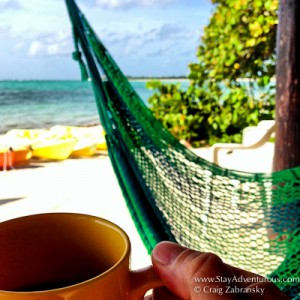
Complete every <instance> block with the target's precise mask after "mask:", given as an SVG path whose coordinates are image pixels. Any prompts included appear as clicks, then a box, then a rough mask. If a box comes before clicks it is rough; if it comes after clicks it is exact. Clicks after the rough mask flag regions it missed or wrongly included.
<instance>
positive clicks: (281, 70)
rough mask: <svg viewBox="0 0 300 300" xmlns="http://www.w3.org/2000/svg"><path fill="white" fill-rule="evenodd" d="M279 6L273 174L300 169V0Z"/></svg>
mask: <svg viewBox="0 0 300 300" xmlns="http://www.w3.org/2000/svg"><path fill="white" fill-rule="evenodd" d="M279 5H280V6H279V26H278V32H277V66H276V125H277V128H276V142H275V156H274V167H273V169H274V171H279V170H283V169H287V168H292V167H296V166H299V165H300V0H281V1H280V4H279Z"/></svg>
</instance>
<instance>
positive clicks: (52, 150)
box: [32, 139, 77, 160]
mask: <svg viewBox="0 0 300 300" xmlns="http://www.w3.org/2000/svg"><path fill="white" fill-rule="evenodd" d="M76 143H77V140H76V139H56V140H55V139H49V140H41V141H39V142H35V143H34V144H32V150H33V154H32V155H33V156H34V157H38V158H43V159H53V160H64V159H67V158H68V157H69V156H70V155H71V153H72V151H73V149H74V146H75V145H76Z"/></svg>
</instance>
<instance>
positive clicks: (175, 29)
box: [0, 0, 212, 80]
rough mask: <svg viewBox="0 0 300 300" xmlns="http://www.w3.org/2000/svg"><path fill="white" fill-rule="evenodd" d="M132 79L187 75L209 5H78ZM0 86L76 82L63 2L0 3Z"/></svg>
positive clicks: (160, 1) (131, 0)
mask: <svg viewBox="0 0 300 300" xmlns="http://www.w3.org/2000/svg"><path fill="white" fill-rule="evenodd" d="M77 3H78V5H79V7H80V8H81V10H82V11H83V13H84V14H85V16H86V17H87V18H88V20H89V22H90V24H91V25H92V27H93V28H94V30H95V31H96V32H97V34H98V36H99V38H100V39H101V40H102V41H103V43H104V44H105V46H106V47H107V48H108V50H109V51H110V53H111V54H112V56H113V57H114V58H115V60H116V62H117V63H118V65H119V66H120V67H121V68H122V70H123V72H124V73H125V74H126V75H131V76H179V75H187V74H188V67H187V65H188V64H189V63H190V62H196V61H197V59H196V50H197V47H198V45H199V44H200V36H201V34H202V31H203V27H204V26H205V25H207V24H208V21H209V18H210V16H211V13H212V4H211V3H210V0H77ZM0 20H1V22H0V60H1V68H0V80H9V79H18V80H30V79H40V80H43V79H79V67H78V65H77V63H76V62H74V61H72V59H71V53H72V51H73V43H72V33H71V26H70V22H69V17H68V14H67V10H66V7H65V1H64V0H42V1H41V0H0Z"/></svg>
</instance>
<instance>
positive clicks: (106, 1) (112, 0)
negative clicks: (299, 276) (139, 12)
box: [96, 0, 174, 9]
mask: <svg viewBox="0 0 300 300" xmlns="http://www.w3.org/2000/svg"><path fill="white" fill-rule="evenodd" d="M173 1H174V0H96V5H98V6H100V7H102V8H109V9H128V8H134V7H150V6H164V5H166V4H169V3H172V2H173Z"/></svg>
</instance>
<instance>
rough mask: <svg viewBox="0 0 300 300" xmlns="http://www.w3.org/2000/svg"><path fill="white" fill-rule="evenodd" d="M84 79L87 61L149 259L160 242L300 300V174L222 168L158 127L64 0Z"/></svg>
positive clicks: (73, 7) (71, 4) (112, 154)
mask: <svg viewBox="0 0 300 300" xmlns="http://www.w3.org/2000/svg"><path fill="white" fill-rule="evenodd" d="M66 3H67V6H68V9H69V14H70V19H71V22H72V25H73V32H74V40H75V44H76V52H75V55H74V57H75V58H76V59H77V60H79V62H80V65H81V69H82V71H83V73H85V70H84V64H83V60H82V58H81V56H80V52H79V46H80V48H81V51H82V52H83V54H84V56H85V61H86V64H87V66H88V74H89V76H90V78H91V81H92V85H93V89H94V93H95V98H96V103H97V107H98V111H99V115H100V121H101V124H102V125H103V127H104V129H105V131H106V139H107V145H108V152H109V156H110V159H111V162H112V165H113V167H114V171H115V173H116V176H117V178H118V180H119V184H120V186H121V189H122V191H123V195H124V198H125V200H126V202H127V205H128V208H129V210H130V213H131V216H132V218H133V220H134V222H135V224H136V227H137V229H138V231H139V233H140V236H141V238H142V240H143V241H144V244H145V246H146V247H147V249H148V251H149V252H150V251H151V250H152V249H153V247H154V246H155V245H156V244H157V243H158V242H159V241H161V240H170V241H176V242H178V243H180V244H182V245H185V246H187V247H190V248H194V249H197V250H201V251H210V252H214V253H216V254H218V255H219V256H220V257H221V258H222V259H223V260H224V261H225V262H227V263H229V264H232V265H234V266H237V267H240V268H244V269H247V270H249V271H252V272H255V273H259V274H261V275H264V276H267V277H268V278H272V280H274V281H275V282H276V284H277V285H278V286H279V287H280V288H281V289H282V290H283V291H284V292H285V293H287V294H288V295H289V296H290V298H291V299H300V248H299V241H300V201H299V199H300V167H297V168H294V169H288V170H283V171H280V172H274V173H270V174H254V173H243V172H238V171H232V170H228V169H224V168H221V167H219V166H217V165H215V164H212V163H210V162H208V161H206V160H204V159H202V158H200V157H198V156H196V155H195V154H194V153H193V152H191V151H190V150H189V149H187V148H185V147H184V146H183V145H181V144H180V143H179V142H178V141H177V140H176V139H175V138H174V137H173V136H172V135H170V133H169V132H168V131H167V130H166V129H165V128H164V127H163V126H162V124H161V122H159V121H158V120H156V119H155V118H154V117H153V115H152V113H151V112H150V110H149V109H148V108H147V106H146V105H145V104H144V103H143V101H142V100H141V99H140V97H139V96H138V95H137V93H136V92H135V90H134V89H133V88H132V86H131V85H130V83H129V82H128V81H127V79H126V77H125V76H124V75H123V73H122V72H121V70H120V69H119V67H118V66H117V64H116V63H115V62H114V60H113V58H112V57H111V56H110V54H109V53H108V51H107V49H106V48H105V47H104V45H103V43H102V42H101V41H100V40H99V38H98V37H97V35H96V34H95V33H94V31H93V30H92V28H91V27H90V25H89V23H88V22H87V20H86V19H85V17H84V16H83V14H82V13H81V12H80V10H79V9H78V7H77V5H76V4H75V3H74V1H73V0H66Z"/></svg>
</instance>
